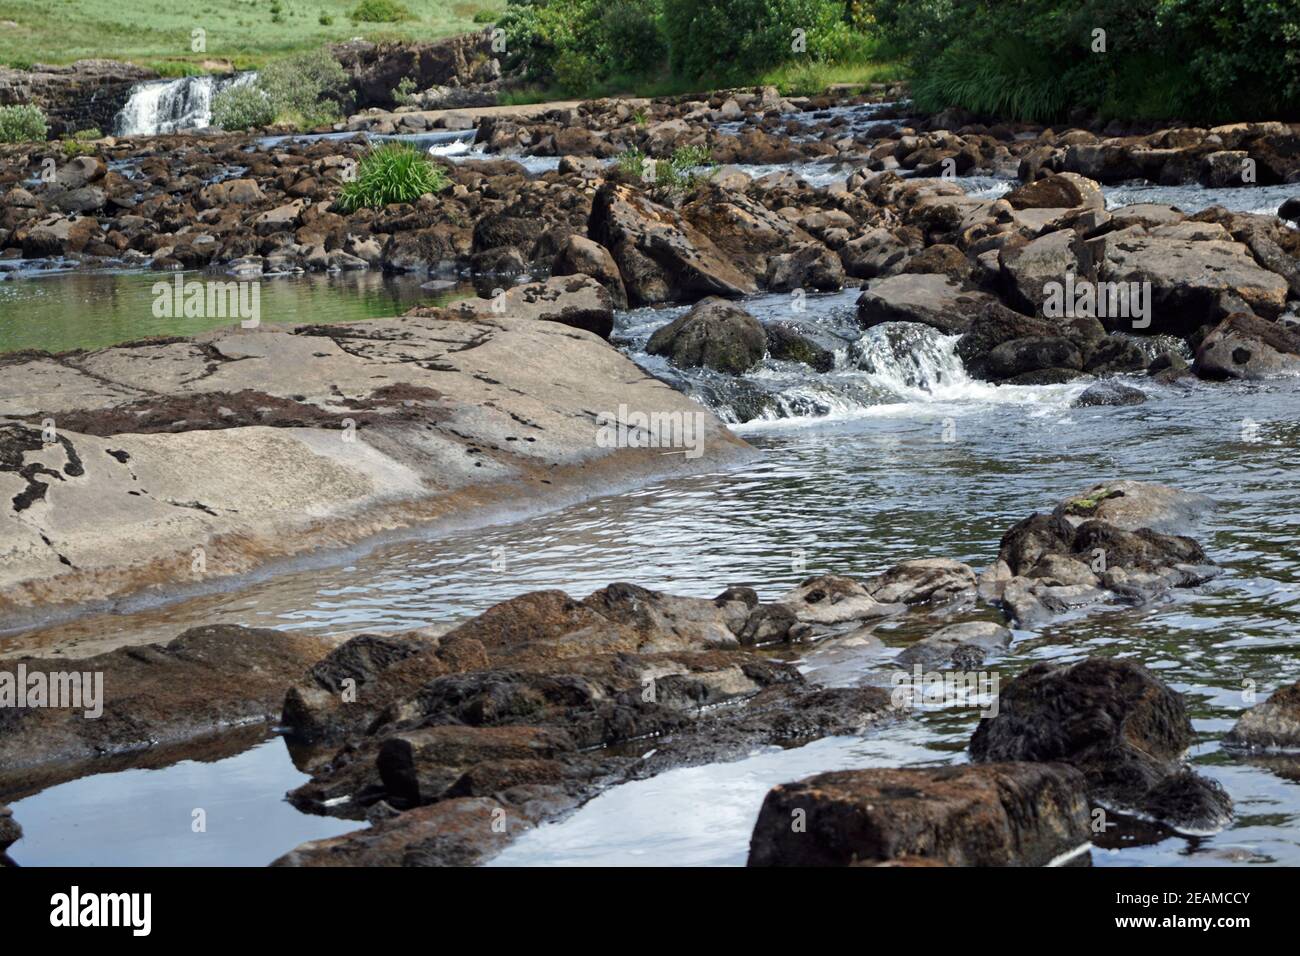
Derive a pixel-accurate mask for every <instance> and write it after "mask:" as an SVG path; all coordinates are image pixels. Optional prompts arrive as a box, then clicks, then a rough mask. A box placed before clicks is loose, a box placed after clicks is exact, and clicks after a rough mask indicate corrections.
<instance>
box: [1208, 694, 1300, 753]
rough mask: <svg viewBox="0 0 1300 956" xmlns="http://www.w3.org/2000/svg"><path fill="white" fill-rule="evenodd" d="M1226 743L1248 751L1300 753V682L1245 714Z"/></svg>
mask: <svg viewBox="0 0 1300 956" xmlns="http://www.w3.org/2000/svg"><path fill="white" fill-rule="evenodd" d="M1223 740H1224V743H1226V744H1229V745H1231V746H1234V747H1242V748H1245V749H1248V750H1300V682H1297V683H1294V684H1290V685H1288V686H1286V687H1280V688H1278V689H1277V690H1275V691H1273V693H1272V694H1271V695H1270V696H1269V698H1268V700H1266V701H1264V702H1263V703H1261V704H1256V705H1255V706H1254V707H1252V708H1250V709H1249V710H1248V711H1246V712H1245V713H1244V714H1242V715H1241V716H1240V717H1239V718H1238V719H1237V722H1236V723H1235V724H1234V725H1233V727H1232V729H1231V730H1230V731H1228V734H1227V736H1226V737H1224V738H1223Z"/></svg>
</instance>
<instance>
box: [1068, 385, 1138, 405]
mask: <svg viewBox="0 0 1300 956" xmlns="http://www.w3.org/2000/svg"><path fill="white" fill-rule="evenodd" d="M1146 400H1147V395H1146V392H1144V391H1142V389H1140V388H1134V387H1133V386H1132V385H1125V384H1124V383H1123V382H1113V381H1109V380H1107V381H1101V382H1094V383H1093V384H1092V385H1089V386H1088V387H1087V388H1086V389H1084V391H1083V394H1082V395H1080V396H1079V397H1078V398H1076V399H1075V400H1074V401H1073V402H1071V405H1073V406H1074V407H1075V408H1092V407H1094V406H1098V405H1116V406H1118V405H1141V404H1142V403H1143V402H1145V401H1146Z"/></svg>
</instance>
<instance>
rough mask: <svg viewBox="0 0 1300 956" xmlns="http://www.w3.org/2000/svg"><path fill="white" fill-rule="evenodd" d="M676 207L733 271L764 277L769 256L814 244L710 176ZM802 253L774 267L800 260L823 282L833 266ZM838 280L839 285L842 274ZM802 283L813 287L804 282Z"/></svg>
mask: <svg viewBox="0 0 1300 956" xmlns="http://www.w3.org/2000/svg"><path fill="white" fill-rule="evenodd" d="M681 212H682V216H683V218H684V219H685V220H686V221H687V222H688V223H689V224H690V225H692V226H693V227H695V228H696V229H698V230H699V231H700V232H701V233H702V234H703V235H705V236H707V237H708V238H709V241H711V242H712V243H713V245H714V246H715V247H716V248H717V249H718V250H719V251H720V252H721V253H722V255H723V256H724V257H726V259H727V260H728V261H729V262H730V263H731V265H732V266H733V267H734V268H735V269H736V270H737V271H739V272H741V273H742V274H744V275H745V276H746V277H747V278H748V279H750V280H753V281H760V280H763V279H764V278H765V277H766V276H767V275H768V273H769V271H770V270H771V269H772V268H773V266H772V260H773V259H776V258H780V257H782V256H786V255H789V254H791V253H792V252H795V251H799V250H803V249H805V247H808V246H809V245H810V244H811V245H812V248H813V249H816V248H817V243H816V242H815V240H814V239H813V237H812V236H811V235H809V234H808V233H807V232H805V231H804V230H803V229H802V228H801V227H800V226H798V225H796V224H795V223H793V222H791V221H790V220H789V219H787V218H786V217H785V216H782V215H781V214H780V213H779V212H777V211H776V210H773V209H769V208H767V207H766V206H764V205H763V204H762V203H761V202H759V201H758V200H756V199H752V198H751V197H749V196H747V195H746V194H745V193H744V192H743V191H741V190H738V189H731V188H728V187H727V185H726V181H723V182H719V181H716V180H714V181H710V182H708V183H706V184H704V185H702V186H701V187H699V188H698V189H697V190H696V192H695V193H694V195H693V196H692V197H691V199H690V200H689V201H688V202H687V203H685V204H684V205H683V206H682V210H681ZM803 256H804V258H803V259H802V260H798V261H796V260H786V262H785V264H784V265H783V266H778V269H779V270H780V271H781V272H783V273H784V272H786V271H788V270H790V269H792V268H794V267H795V266H800V262H802V263H803V265H802V266H800V268H802V269H804V270H808V269H811V270H812V273H813V274H814V275H815V276H817V277H818V281H819V282H821V283H822V284H825V283H826V282H827V277H833V276H834V274H835V273H834V266H830V265H827V264H825V263H824V262H822V261H820V260H822V259H824V256H821V255H815V254H814V253H813V252H811V251H806V252H804V253H803ZM840 284H841V285H842V284H843V276H842V275H841V276H840ZM796 285H797V283H796ZM795 287H796V286H790V287H789V288H795ZM804 287H805V288H813V287H814V286H812V285H809V284H805V286H804ZM816 287H817V288H821V287H822V286H821V285H818V286H816ZM825 287H826V288H839V286H831V285H826V286H825Z"/></svg>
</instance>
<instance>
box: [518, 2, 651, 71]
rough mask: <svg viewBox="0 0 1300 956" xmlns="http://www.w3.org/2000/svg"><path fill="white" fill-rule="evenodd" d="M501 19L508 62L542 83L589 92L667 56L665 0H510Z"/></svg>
mask: <svg viewBox="0 0 1300 956" xmlns="http://www.w3.org/2000/svg"><path fill="white" fill-rule="evenodd" d="M510 3H511V5H510V6H509V7H507V9H506V11H505V13H503V14H502V15H501V16H500V18H498V20H497V26H498V27H500V28H501V29H502V30H504V31H505V35H506V51H507V52H506V63H505V65H506V67H507V68H508V69H510V70H513V71H519V72H522V73H523V74H524V75H525V76H526V77H527V78H528V79H530V80H533V81H535V82H539V83H557V84H558V85H560V86H561V87H563V88H565V89H568V90H570V91H572V92H577V93H581V92H585V91H586V90H588V89H590V88H591V87H592V86H594V85H595V84H597V83H600V82H603V81H606V80H610V79H612V78H615V77H620V78H622V77H626V78H629V79H637V78H642V77H645V76H648V75H649V74H651V73H653V72H654V71H656V70H658V69H659V68H660V67H661V66H662V65H663V63H664V60H665V59H666V57H667V51H668V46H667V41H666V40H665V38H664V34H663V28H662V25H661V22H660V20H661V17H660V0H549V2H547V3H537V4H534V3H530V2H527V0H510Z"/></svg>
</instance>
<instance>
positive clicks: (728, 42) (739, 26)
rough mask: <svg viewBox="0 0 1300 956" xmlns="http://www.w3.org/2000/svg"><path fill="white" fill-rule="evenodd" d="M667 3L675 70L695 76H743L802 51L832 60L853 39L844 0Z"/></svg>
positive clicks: (667, 0) (758, 72)
mask: <svg viewBox="0 0 1300 956" xmlns="http://www.w3.org/2000/svg"><path fill="white" fill-rule="evenodd" d="M663 5H664V23H665V25H666V30H667V36H668V46H669V50H670V51H671V63H672V68H673V71H674V72H675V73H679V74H681V75H684V76H687V77H691V78H707V79H712V80H720V81H727V80H742V81H743V80H745V79H751V78H753V77H756V76H759V75H761V74H762V73H763V72H764V71H765V70H768V69H771V68H772V67H775V66H779V65H780V64H782V63H784V62H785V61H787V60H790V59H793V58H794V57H796V56H810V57H812V58H814V59H827V58H829V57H831V56H834V55H835V53H836V52H837V50H839V49H841V48H843V47H845V46H846V45H847V44H848V41H849V37H848V34H849V28H848V25H847V24H846V23H845V20H844V5H843V3H842V2H840V0H663ZM800 45H802V47H803V49H799V48H798V47H799V46H800Z"/></svg>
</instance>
